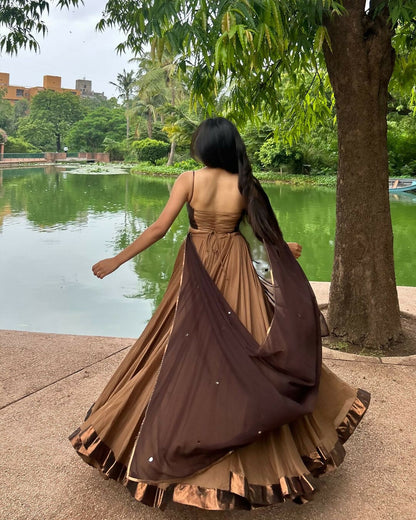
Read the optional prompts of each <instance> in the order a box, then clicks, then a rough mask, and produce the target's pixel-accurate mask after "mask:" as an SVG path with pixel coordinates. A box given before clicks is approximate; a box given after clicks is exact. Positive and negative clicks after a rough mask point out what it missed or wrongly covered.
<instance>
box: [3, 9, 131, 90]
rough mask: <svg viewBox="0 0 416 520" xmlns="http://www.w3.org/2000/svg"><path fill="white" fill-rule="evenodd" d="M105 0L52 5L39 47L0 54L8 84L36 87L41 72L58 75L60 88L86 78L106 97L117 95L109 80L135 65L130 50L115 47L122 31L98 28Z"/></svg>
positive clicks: (45, 17) (41, 77) (40, 79)
mask: <svg viewBox="0 0 416 520" xmlns="http://www.w3.org/2000/svg"><path fill="white" fill-rule="evenodd" d="M105 3H106V2H105V1H104V0H85V5H84V6H83V5H81V6H80V7H79V8H77V9H74V8H71V9H69V10H68V9H63V10H60V9H57V8H55V7H53V6H51V9H50V15H49V16H47V15H45V16H44V17H43V19H44V21H45V22H46V25H47V27H48V32H47V34H46V36H45V37H44V38H43V37H42V36H41V35H40V36H38V37H37V38H36V39H37V41H38V42H39V44H40V51H39V52H38V53H35V52H33V51H24V50H21V51H19V52H18V54H17V56H15V55H14V56H7V55H5V54H0V72H8V73H9V74H10V85H16V86H23V87H35V86H42V85H43V76H46V75H50V76H61V78H62V83H61V86H62V87H63V88H75V80H77V79H84V78H85V79H89V80H91V81H92V89H93V91H94V92H104V94H105V95H106V96H107V97H112V96H117V91H116V89H115V87H114V86H112V85H110V83H109V82H110V81H116V77H117V74H118V73H120V72H122V71H123V69H126V70H132V69H134V63H129V62H128V60H129V59H130V58H131V57H132V54H121V55H119V54H117V53H116V51H115V47H116V46H117V44H118V43H120V42H121V41H123V35H122V34H120V33H119V32H118V31H117V30H115V29H111V30H110V29H106V30H105V31H104V32H97V31H96V30H95V26H96V24H97V22H98V21H99V19H100V15H101V12H102V9H103V7H104V6H105Z"/></svg>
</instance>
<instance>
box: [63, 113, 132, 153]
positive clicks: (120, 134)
mask: <svg viewBox="0 0 416 520" xmlns="http://www.w3.org/2000/svg"><path fill="white" fill-rule="evenodd" d="M125 135H126V120H125V117H124V110H123V109H122V108H121V107H120V108H117V109H114V108H113V109H110V108H107V107H105V106H101V107H99V108H97V109H95V110H92V111H91V112H89V113H88V114H87V115H86V116H85V117H84V119H81V120H80V121H78V122H77V123H75V124H74V125H73V126H72V128H71V130H70V132H69V134H68V145H69V147H70V148H71V149H73V150H85V151H89V152H97V151H102V150H103V149H104V146H105V145H104V139H105V138H107V139H111V140H113V141H122V140H123V138H124V136H125Z"/></svg>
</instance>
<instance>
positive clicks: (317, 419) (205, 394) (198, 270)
mask: <svg viewBox="0 0 416 520" xmlns="http://www.w3.org/2000/svg"><path fill="white" fill-rule="evenodd" d="M239 218H240V215H237V214H220V215H219V214H215V215H214V214H210V213H209V212H198V211H196V210H195V211H194V212H193V219H194V222H195V224H196V225H197V226H198V229H194V228H191V229H190V234H189V236H188V238H187V240H186V241H185V243H184V244H183V245H182V247H181V249H180V251H179V254H178V257H177V259H176V263H175V266H174V269H173V274H172V277H171V279H170V282H169V286H168V289H167V291H166V294H165V296H164V298H163V300H162V302H161V304H160V305H159V307H158V309H157V310H156V312H155V314H154V315H153V317H152V318H151V320H150V321H149V323H148V325H147V327H146V328H145V330H144V332H143V334H142V335H141V337H140V338H139V339H138V340H137V342H136V343H135V344H134V346H133V347H132V348H131V350H130V351H129V353H128V354H127V356H126V358H125V359H124V361H123V362H122V363H121V365H120V366H119V368H118V369H117V370H116V372H115V373H114V375H113V376H112V378H111V379H110V381H109V382H108V384H107V385H106V387H105V388H104V390H103V392H102V393H101V395H100V396H99V397H98V399H97V400H96V402H95V403H94V405H93V407H92V408H91V410H90V413H89V415H88V417H87V418H86V420H85V421H84V423H83V424H82V425H81V426H80V428H78V429H77V430H76V431H75V432H74V433H73V434H72V435H71V437H70V439H71V442H72V444H73V446H74V448H75V449H76V450H77V452H78V453H79V455H80V456H81V457H82V458H83V459H84V460H85V461H86V462H87V463H89V464H91V465H93V466H95V467H97V468H98V469H100V471H102V472H103V473H104V475H106V476H107V477H110V478H114V479H116V480H118V481H119V482H121V483H122V484H123V485H125V486H126V487H127V488H128V489H129V490H130V492H131V493H132V494H133V496H134V497H135V498H136V499H137V500H139V501H141V502H143V503H145V504H147V505H151V506H155V507H164V506H166V504H167V503H168V502H169V501H172V500H173V501H176V502H180V503H183V504H188V505H193V506H197V507H201V508H205V509H234V508H240V509H251V508H253V507H259V506H265V505H270V504H274V503H277V502H281V501H284V500H288V499H292V500H294V501H296V502H305V501H307V500H309V499H310V498H311V496H312V493H313V486H312V485H311V483H310V482H309V481H308V479H307V476H308V475H309V474H312V475H314V476H318V475H321V474H323V473H325V472H327V471H330V470H332V469H333V468H335V467H336V466H338V465H339V464H340V463H341V462H342V460H343V458H344V453H345V452H344V448H343V446H342V445H343V443H344V442H345V441H346V440H347V438H348V437H349V436H350V435H351V433H352V432H353V431H354V429H355V427H356V426H357V424H358V423H359V421H360V420H361V418H362V417H363V415H364V413H365V411H366V409H367V407H368V404H369V394H368V393H367V392H365V391H363V390H359V389H355V388H352V387H351V386H349V385H348V384H346V383H345V382H343V381H342V380H340V379H339V378H338V377H337V376H336V375H335V374H333V373H332V372H331V371H330V370H329V369H328V368H327V367H325V366H324V365H322V364H321V357H320V331H319V312H318V311H317V306H316V302H315V299H314V296H313V293H312V291H311V289H310V286H309V284H308V282H307V280H306V278H305V277H304V275H303V272H302V270H301V269H300V267H299V265H298V263H297V262H296V261H295V260H294V258H293V256H292V255H291V253H290V251H289V250H288V248H287V246H286V245H285V244H284V243H283V242H282V244H281V245H280V246H279V247H277V248H268V253H269V258H270V263H271V266H272V271H273V275H274V299H275V302H276V304H275V305H273V304H272V303H270V300H269V299H268V298H267V297H266V291H265V289H264V287H263V285H262V283H261V281H260V279H259V277H258V275H257V273H256V271H255V269H254V267H253V264H252V260H251V257H250V252H249V248H248V245H247V242H246V241H245V239H244V237H243V236H242V235H241V234H240V233H239V232H238V231H235V229H236V227H237V226H238V221H239Z"/></svg>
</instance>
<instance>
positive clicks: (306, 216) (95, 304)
mask: <svg viewBox="0 0 416 520" xmlns="http://www.w3.org/2000/svg"><path fill="white" fill-rule="evenodd" d="M172 184H173V180H166V179H158V178H148V177H144V176H134V175H129V174H121V175H82V174H81V175H80V174H71V173H65V172H64V171H59V170H58V169H56V168H54V167H46V168H25V169H7V170H3V171H2V170H0V290H1V295H2V299H1V301H2V304H1V311H0V328H3V329H16V330H29V331H44V332H60V333H72V334H91V335H93V334H96V335H106V336H125V337H136V336H138V335H139V334H140V332H141V331H142V329H143V327H144V325H145V324H146V322H147V321H148V319H149V318H150V316H151V314H152V312H153V310H154V309H155V306H156V305H157V304H158V303H159V302H160V299H161V297H162V295H163V293H164V291H165V289H166V286H167V283H168V280H169V276H170V273H171V270H172V266H173V261H174V258H175V255H176V252H177V250H178V248H179V245H180V244H181V242H182V240H183V239H184V237H185V235H186V232H187V228H188V222H187V218H186V215H185V212H182V213H181V214H180V216H179V218H178V219H177V221H176V222H175V223H174V224H173V226H172V228H171V230H170V231H169V232H168V234H167V235H166V237H165V238H164V239H163V240H161V241H160V242H158V243H157V244H155V245H154V246H152V247H151V248H150V249H148V250H146V251H144V252H143V253H142V254H141V255H139V256H138V257H136V258H135V259H134V260H132V261H130V262H129V263H127V264H125V265H124V266H122V267H121V268H120V269H118V270H117V271H116V272H115V273H113V274H112V275H111V276H109V277H107V278H105V279H104V280H99V279H97V278H95V277H94V276H93V275H92V273H91V265H92V264H94V263H95V262H96V261H98V260H100V259H102V258H105V257H108V256H113V255H114V254H116V253H117V252H118V251H120V250H121V249H122V248H124V247H125V246H126V245H127V244H128V243H129V242H130V241H132V240H133V239H134V238H135V237H136V236H137V235H138V234H139V233H140V232H141V231H143V230H144V229H145V228H146V227H147V226H148V225H150V224H151V223H152V222H153V220H154V219H155V218H156V217H157V216H158V215H159V213H160V211H161V210H162V208H163V205H164V203H165V202H166V200H167V198H168V196H169V190H170V188H171V187H172ZM266 191H267V192H268V194H269V196H270V198H271V201H272V205H273V207H274V209H275V210H276V213H277V215H278V218H279V221H280V225H281V228H282V230H283V233H284V235H285V238H286V240H288V241H297V242H300V243H301V244H302V245H303V254H302V258H301V264H302V267H303V269H304V270H305V272H306V274H307V276H308V278H309V279H310V280H323V281H325V280H330V276H331V268H332V260H333V247H334V244H333V240H334V231H335V192H334V190H330V189H327V188H322V189H320V188H296V187H292V186H287V185H279V186H277V185H268V186H266ZM391 209H392V218H393V227H394V235H395V257H396V276H397V283H398V285H412V286H416V270H415V269H414V258H415V256H416V241H415V240H414V232H415V229H416V218H415V217H416V194H413V195H411V196H408V197H406V196H404V197H401V198H400V200H392V202H391ZM251 243H252V250H253V253H254V255H255V256H256V257H259V258H261V255H262V252H261V248H260V247H259V246H258V243H256V241H255V240H253V239H251ZM259 265H260V267H261V263H260V264H259Z"/></svg>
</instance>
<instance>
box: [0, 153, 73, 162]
mask: <svg viewBox="0 0 416 520" xmlns="http://www.w3.org/2000/svg"><path fill="white" fill-rule="evenodd" d="M77 155H78V154H77ZM44 157H45V154H44V153H43V152H40V153H4V154H3V155H2V159H3V160H4V159H43V158H44Z"/></svg>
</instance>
